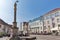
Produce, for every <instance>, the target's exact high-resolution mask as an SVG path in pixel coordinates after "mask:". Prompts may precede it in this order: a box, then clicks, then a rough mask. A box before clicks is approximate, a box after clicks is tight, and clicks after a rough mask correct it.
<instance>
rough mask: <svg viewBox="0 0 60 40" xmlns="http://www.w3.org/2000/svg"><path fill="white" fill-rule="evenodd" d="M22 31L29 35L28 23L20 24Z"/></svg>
mask: <svg viewBox="0 0 60 40" xmlns="http://www.w3.org/2000/svg"><path fill="white" fill-rule="evenodd" d="M20 31H23V34H26V33H28V22H21V23H20Z"/></svg>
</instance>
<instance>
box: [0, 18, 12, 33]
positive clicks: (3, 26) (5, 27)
mask: <svg viewBox="0 0 60 40" xmlns="http://www.w3.org/2000/svg"><path fill="white" fill-rule="evenodd" d="M11 27H12V25H9V24H7V23H6V22H4V21H3V20H2V19H0V32H3V33H10V30H11Z"/></svg>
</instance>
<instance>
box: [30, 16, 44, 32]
mask: <svg viewBox="0 0 60 40" xmlns="http://www.w3.org/2000/svg"><path fill="white" fill-rule="evenodd" d="M29 27H30V33H42V32H43V17H42V16H41V17H38V18H35V19H33V20H30V21H29Z"/></svg>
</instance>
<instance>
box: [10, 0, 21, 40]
mask: <svg viewBox="0 0 60 40" xmlns="http://www.w3.org/2000/svg"><path fill="white" fill-rule="evenodd" d="M17 2H18V1H16V2H15V3H14V22H13V27H12V31H13V34H12V37H11V38H10V40H20V38H19V37H18V36H17V34H18V27H17V22H16V12H17Z"/></svg>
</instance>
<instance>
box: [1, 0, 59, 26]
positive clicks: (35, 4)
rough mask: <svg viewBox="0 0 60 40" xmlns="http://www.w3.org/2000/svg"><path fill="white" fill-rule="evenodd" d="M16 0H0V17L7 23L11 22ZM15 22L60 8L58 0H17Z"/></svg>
mask: <svg viewBox="0 0 60 40" xmlns="http://www.w3.org/2000/svg"><path fill="white" fill-rule="evenodd" d="M15 1H16V0H0V19H2V20H4V21H5V22H6V23H8V24H12V23H13V17H14V3H15ZM18 1H19V2H18V3H17V23H18V27H20V22H23V21H29V20H32V19H34V18H37V17H39V16H42V15H44V14H45V13H47V12H49V11H51V10H53V9H55V8H60V0H18Z"/></svg>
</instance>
